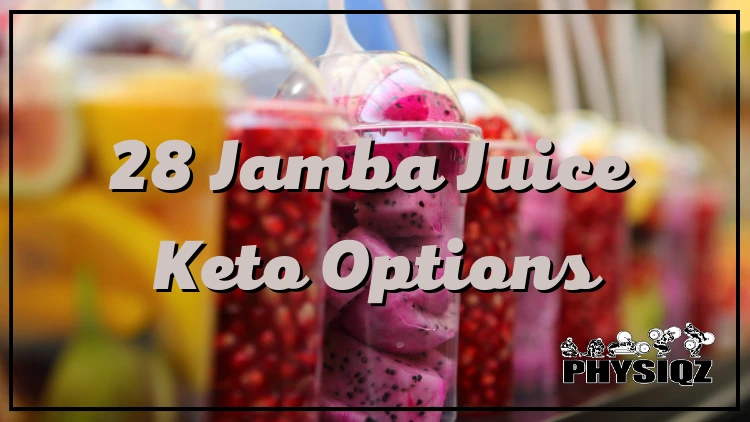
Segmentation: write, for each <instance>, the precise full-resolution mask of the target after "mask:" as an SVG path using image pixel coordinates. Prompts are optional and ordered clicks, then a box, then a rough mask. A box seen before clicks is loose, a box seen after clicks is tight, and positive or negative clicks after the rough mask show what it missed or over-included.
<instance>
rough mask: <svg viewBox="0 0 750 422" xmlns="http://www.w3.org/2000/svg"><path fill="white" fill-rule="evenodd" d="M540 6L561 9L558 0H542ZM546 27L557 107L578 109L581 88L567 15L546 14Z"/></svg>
mask: <svg viewBox="0 0 750 422" xmlns="http://www.w3.org/2000/svg"><path fill="white" fill-rule="evenodd" d="M539 6H540V8H541V9H545V10H557V9H560V4H559V2H558V1H557V0H540V1H539ZM542 31H543V33H544V47H545V53H546V56H547V65H548V70H549V73H550V79H551V80H552V90H553V92H554V93H555V102H556V104H557V111H558V112H564V111H570V110H575V109H577V108H578V91H577V84H576V77H575V69H574V67H573V58H572V56H571V53H570V43H569V42H568V38H567V31H566V30H565V20H564V17H563V16H562V15H557V14H545V15H542Z"/></svg>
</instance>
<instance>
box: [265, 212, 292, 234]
mask: <svg viewBox="0 0 750 422" xmlns="http://www.w3.org/2000/svg"><path fill="white" fill-rule="evenodd" d="M261 224H262V225H263V229H264V230H265V231H266V232H267V233H268V234H270V235H272V236H279V235H281V234H282V233H284V230H285V229H286V227H285V225H284V220H282V219H281V218H279V217H277V216H275V215H267V216H265V217H263V218H262V219H261Z"/></svg>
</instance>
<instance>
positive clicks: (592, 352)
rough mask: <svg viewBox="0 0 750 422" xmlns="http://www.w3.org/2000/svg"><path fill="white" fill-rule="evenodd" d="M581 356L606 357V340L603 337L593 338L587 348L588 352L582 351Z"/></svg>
mask: <svg viewBox="0 0 750 422" xmlns="http://www.w3.org/2000/svg"><path fill="white" fill-rule="evenodd" d="M581 356H586V357H590V358H603V357H604V342H603V341H602V339H601V338H597V339H594V340H591V341H590V342H589V346H588V347H587V348H586V353H581Z"/></svg>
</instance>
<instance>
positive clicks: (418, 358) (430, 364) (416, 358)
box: [395, 350, 456, 386]
mask: <svg viewBox="0 0 750 422" xmlns="http://www.w3.org/2000/svg"><path fill="white" fill-rule="evenodd" d="M395 359H397V361H402V362H406V364H407V366H408V365H415V366H416V367H418V368H423V369H424V368H427V369H432V370H433V371H435V372H437V374H438V375H440V378H442V379H444V380H445V382H446V383H447V384H448V385H449V386H451V385H453V382H454V381H455V379H456V362H455V361H454V360H453V359H449V358H448V357H446V356H445V355H444V354H442V353H440V352H439V351H438V350H429V351H426V352H421V353H417V354H415V355H406V356H404V357H403V358H402V357H400V356H399V357H397V358H395Z"/></svg>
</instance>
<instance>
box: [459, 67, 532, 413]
mask: <svg viewBox="0 0 750 422" xmlns="http://www.w3.org/2000/svg"><path fill="white" fill-rule="evenodd" d="M451 84H452V85H453V88H454V89H455V90H456V93H457V95H458V97H459V99H460V101H461V105H462V106H463V108H464V110H465V111H466V115H467V118H468V119H469V121H470V122H471V123H473V124H475V125H477V126H479V127H481V128H482V135H483V138H484V139H485V140H487V141H489V143H490V146H489V153H488V157H493V156H504V157H512V156H521V155H527V154H528V151H529V150H528V145H527V143H526V142H525V141H524V140H523V139H522V138H523V134H522V133H521V132H520V131H519V130H518V129H517V128H515V127H513V126H512V122H511V120H510V114H509V111H508V109H507V107H506V105H505V103H504V102H503V101H502V100H501V99H500V98H499V97H498V96H497V95H496V94H495V93H493V92H492V91H490V90H489V89H488V88H487V87H485V86H483V85H481V84H479V83H477V82H474V81H471V80H467V79H459V80H453V81H451ZM520 199H521V194H519V193H517V192H515V191H507V192H503V193H496V192H493V191H492V190H490V189H489V188H488V187H487V185H486V184H485V183H482V184H481V185H480V186H479V188H478V189H477V190H475V191H474V192H471V193H469V195H468V198H467V203H466V229H465V230H464V236H465V238H466V253H465V254H464V259H465V264H464V275H463V276H464V277H466V276H467V275H468V271H469V270H470V268H471V265H472V264H473V263H474V261H475V260H477V259H479V258H481V257H484V256H498V257H500V258H502V259H503V260H504V261H505V263H506V265H507V266H508V274H512V271H513V261H514V258H515V253H516V248H517V246H518V243H517V242H518V213H519V201H520ZM515 312H516V295H515V294H513V293H512V292H493V293H483V292H478V291H476V290H474V289H469V290H467V291H466V292H464V293H463V294H462V295H461V331H460V339H459V356H458V358H459V361H458V387H459V391H460V394H459V404H460V405H462V406H472V407H482V406H509V405H510V404H511V400H512V398H513V330H514V324H515Z"/></svg>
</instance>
